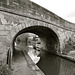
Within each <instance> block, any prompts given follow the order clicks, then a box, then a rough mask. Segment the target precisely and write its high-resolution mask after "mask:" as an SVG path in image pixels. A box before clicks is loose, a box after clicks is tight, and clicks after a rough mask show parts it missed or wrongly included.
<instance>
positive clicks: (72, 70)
mask: <svg viewBox="0 0 75 75" xmlns="http://www.w3.org/2000/svg"><path fill="white" fill-rule="evenodd" d="M40 57H41V58H40V61H39V62H38V63H37V65H38V67H39V68H40V69H41V70H42V71H43V72H44V73H45V75H75V63H74V62H71V61H70V60H67V59H64V58H61V57H59V56H57V55H54V54H52V53H49V52H44V54H43V55H41V56H40Z"/></svg>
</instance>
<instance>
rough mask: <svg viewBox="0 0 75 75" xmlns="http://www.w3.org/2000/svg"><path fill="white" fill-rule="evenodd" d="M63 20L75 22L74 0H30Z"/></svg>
mask: <svg viewBox="0 0 75 75" xmlns="http://www.w3.org/2000/svg"><path fill="white" fill-rule="evenodd" d="M30 1H33V2H35V3H37V4H39V5H41V6H42V7H44V8H46V9H48V10H50V11H51V12H53V13H55V14H56V15H58V16H60V17H62V18H63V19H65V20H68V21H70V22H73V23H75V0H30Z"/></svg>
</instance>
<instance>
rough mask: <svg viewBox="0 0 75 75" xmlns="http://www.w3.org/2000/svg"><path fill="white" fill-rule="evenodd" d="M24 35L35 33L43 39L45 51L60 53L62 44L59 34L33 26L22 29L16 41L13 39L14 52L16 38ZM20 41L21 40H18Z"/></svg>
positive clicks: (45, 28)
mask: <svg viewBox="0 0 75 75" xmlns="http://www.w3.org/2000/svg"><path fill="white" fill-rule="evenodd" d="M24 33H33V34H36V35H38V36H39V38H40V39H41V42H42V45H43V50H46V51H49V52H52V53H55V54H56V53H60V42H59V38H58V36H57V34H56V33H55V32H54V31H53V30H52V29H50V28H47V27H43V26H31V27H28V28H25V29H22V30H21V31H19V32H18V33H17V34H16V35H15V37H14V39H13V44H12V48H13V52H14V50H15V48H14V41H15V40H16V38H17V37H18V36H19V35H21V34H24ZM18 40H19V41H20V39H18Z"/></svg>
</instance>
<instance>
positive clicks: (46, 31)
mask: <svg viewBox="0 0 75 75" xmlns="http://www.w3.org/2000/svg"><path fill="white" fill-rule="evenodd" d="M23 33H34V34H37V35H38V36H39V37H40V39H41V42H42V46H43V50H48V51H49V52H53V53H56V54H67V53H68V52H69V51H70V50H74V48H75V47H74V46H75V24H73V23H70V22H68V21H66V20H64V19H62V18H61V17H59V16H57V15H55V14H54V13H52V12H50V11H48V10H47V9H45V8H43V7H41V6H39V5H37V4H35V3H33V2H30V1H29V0H1V1H0V57H2V58H1V59H0V61H3V62H4V61H6V60H5V59H6V58H7V52H8V50H9V48H10V50H11V56H12V55H13V51H14V43H15V39H16V38H17V37H18V36H19V35H21V34H23ZM25 37H26V36H24V35H23V36H22V37H21V38H20V42H21V45H20V46H21V49H23V50H25Z"/></svg>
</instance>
